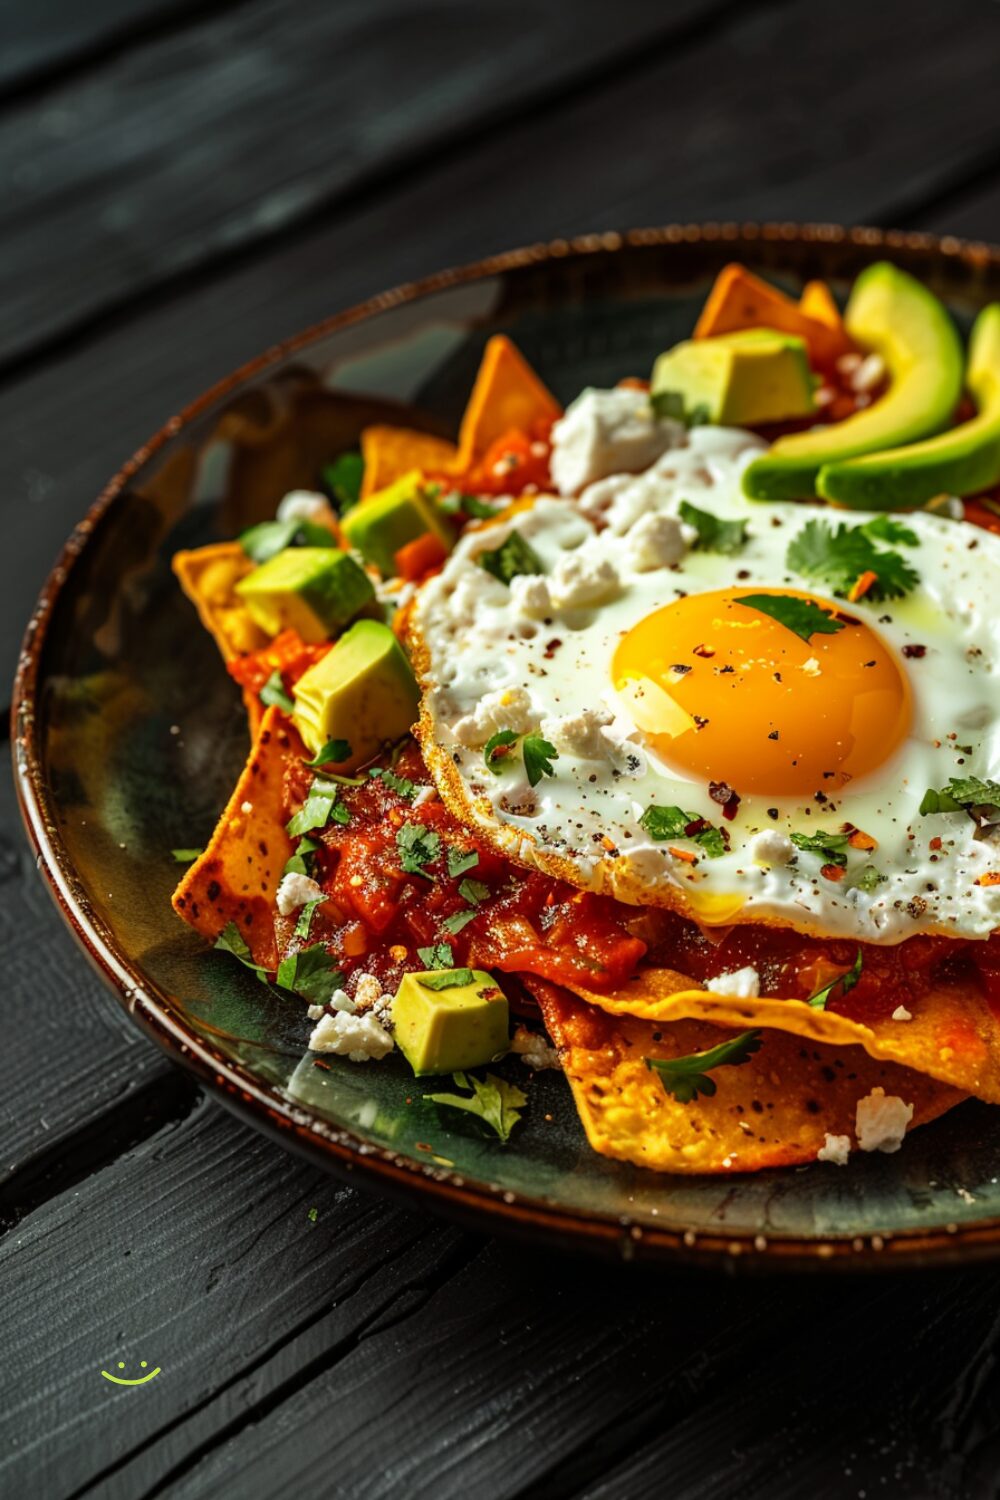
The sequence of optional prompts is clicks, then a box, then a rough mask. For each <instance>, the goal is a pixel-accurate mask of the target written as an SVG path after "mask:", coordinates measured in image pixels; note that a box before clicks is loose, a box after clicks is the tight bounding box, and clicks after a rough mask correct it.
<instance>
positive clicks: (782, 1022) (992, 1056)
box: [575, 968, 1000, 1104]
mask: <svg viewBox="0 0 1000 1500" xmlns="http://www.w3.org/2000/svg"><path fill="white" fill-rule="evenodd" d="M575 993H576V994H578V995H579V996H580V997H581V998H582V999H584V1000H587V1001H589V1002H590V1004H592V1005H597V1006H600V1008H601V1009H602V1010H605V1011H607V1012H608V1013H609V1014H611V1015H615V1016H635V1017H636V1018H638V1019H640V1020H644V1021H667V1022H671V1023H672V1022H674V1021H681V1020H697V1021H708V1022H711V1024H712V1025H714V1026H736V1027H738V1028H739V1029H740V1030H745V1029H746V1028H747V1027H748V1026H767V1027H772V1028H774V1029H776V1030H779V1031H787V1032H790V1033H792V1034H793V1035H795V1036H799V1037H803V1038H805V1039H806V1040H807V1041H811V1042H821V1043H823V1044H825V1045H828V1046H837V1047H849V1046H858V1047H863V1048H864V1049H865V1051H866V1052H867V1053H869V1054H870V1056H872V1057H874V1058H878V1059H880V1060H883V1061H886V1062H893V1063H899V1064H901V1065H902V1066H903V1067H906V1068H912V1069H913V1071H914V1072H917V1073H925V1074H926V1075H927V1076H928V1077H930V1078H936V1079H937V1080H938V1081H939V1082H940V1083H945V1084H951V1085H952V1086H953V1087H954V1088H958V1089H961V1090H962V1091H963V1092H964V1093H967V1094H975V1096H976V1098H977V1099H985V1100H986V1102H987V1103H988V1104H1000V1020H998V1018H997V1017H996V1016H995V1015H994V1013H993V1011H992V1010H991V1009H990V1007H989V1005H988V1004H987V1003H986V1001H985V999H983V998H982V996H980V995H978V994H976V993H975V992H974V991H972V990H970V988H969V986H968V985H963V984H959V983H948V984H938V985H937V986H936V987H935V988H934V989H932V990H930V991H928V993H927V994H924V995H914V996H913V997H911V998H908V999H907V1002H906V1009H908V1010H909V1012H910V1014H911V1016H912V1020H909V1021H905V1020H901V1021H893V1020H892V1019H891V1018H881V1017H875V1016H872V1017H870V1018H869V1019H867V1020H860V1019H856V1018H853V1017H851V1016H850V1015H841V1014H838V1012H837V1011H836V1010H814V1009H813V1007H812V1006H810V1005H808V1004H807V1003H806V1002H805V1001H804V1000H782V999H777V998H767V999H765V998H760V999H736V998H734V997H732V996H729V995H717V994H715V993H714V992H713V991H707V990H699V989H697V988H694V987H692V982H691V980H689V979H686V978H685V976H684V975H683V974H677V973H675V972H674V970H672V969H652V968H650V969H643V970H640V971H639V973H638V974H636V975H635V977H634V978H633V979H630V980H629V981H628V983H627V984H625V985H622V987H621V988H620V989H617V990H613V991H611V992H609V993H608V994H603V995H600V994H597V993H596V991H592V990H583V989H576V991H575ZM850 1001H851V997H850V996H848V997H847V1002H848V1003H850Z"/></svg>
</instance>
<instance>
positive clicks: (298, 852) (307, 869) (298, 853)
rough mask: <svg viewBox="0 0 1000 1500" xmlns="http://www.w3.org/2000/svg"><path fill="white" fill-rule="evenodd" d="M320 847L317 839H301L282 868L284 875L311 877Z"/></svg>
mask: <svg viewBox="0 0 1000 1500" xmlns="http://www.w3.org/2000/svg"><path fill="white" fill-rule="evenodd" d="M318 848H319V844H318V843H317V842H316V840H315V839H299V842H298V844H297V845H296V846H295V853H294V854H293V855H292V857H291V859H290V860H289V861H288V863H287V864H286V865H285V868H284V869H283V870H282V872H281V873H282V875H309V876H310V877H311V876H312V872H313V869H314V867H315V864H316V860H315V854H316V850H317V849H318Z"/></svg>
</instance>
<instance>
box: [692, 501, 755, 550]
mask: <svg viewBox="0 0 1000 1500" xmlns="http://www.w3.org/2000/svg"><path fill="white" fill-rule="evenodd" d="M680 516H681V520H682V521H686V522H687V524H688V525H689V526H693V527H694V529H695V531H696V532H697V533H698V537H697V540H696V541H695V543H694V546H695V549H698V548H700V549H701V550H702V551H703V552H726V553H734V552H741V551H742V550H743V548H744V547H745V546H746V540H747V523H746V521H727V520H725V519H724V518H723V517H722V516H714V515H713V514H712V512H711V511H710V510H699V509H698V507H697V505H691V504H690V503H689V502H688V501H687V500H682V501H681V504H680Z"/></svg>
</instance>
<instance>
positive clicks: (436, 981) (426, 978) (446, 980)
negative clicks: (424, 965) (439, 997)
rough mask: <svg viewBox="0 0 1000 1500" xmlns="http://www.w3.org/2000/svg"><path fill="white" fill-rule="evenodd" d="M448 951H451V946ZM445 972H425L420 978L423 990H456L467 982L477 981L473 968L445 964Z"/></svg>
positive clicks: (419, 981) (418, 981)
mask: <svg viewBox="0 0 1000 1500" xmlns="http://www.w3.org/2000/svg"><path fill="white" fill-rule="evenodd" d="M448 952H449V953H450V952H451V949H450V948H449V950H448ZM445 968H446V971H447V972H446V973H444V974H424V975H422V976H421V977H420V978H419V979H418V980H417V983H418V984H419V986H420V988H421V989H422V990H456V989H458V988H460V986H462V985H465V984H473V983H475V980H474V977H473V973H472V970H471V969H452V968H448V966H447V965H445Z"/></svg>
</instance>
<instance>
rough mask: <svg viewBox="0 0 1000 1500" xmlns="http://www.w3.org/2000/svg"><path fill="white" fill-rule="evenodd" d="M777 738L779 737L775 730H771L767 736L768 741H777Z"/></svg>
mask: <svg viewBox="0 0 1000 1500" xmlns="http://www.w3.org/2000/svg"><path fill="white" fill-rule="evenodd" d="M779 737H780V736H779V735H778V731H777V730H776V729H772V730H771V733H770V734H769V735H768V739H769V740H776V739H778V738H779Z"/></svg>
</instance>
